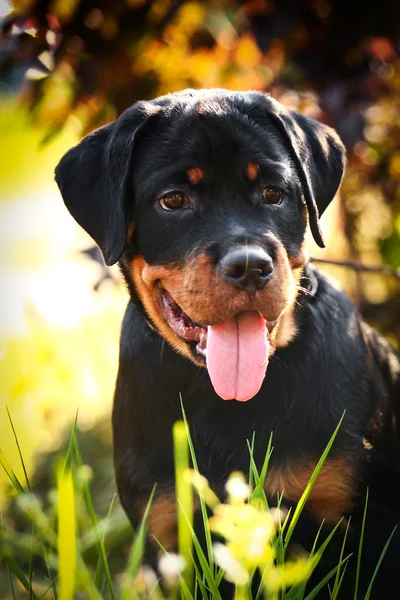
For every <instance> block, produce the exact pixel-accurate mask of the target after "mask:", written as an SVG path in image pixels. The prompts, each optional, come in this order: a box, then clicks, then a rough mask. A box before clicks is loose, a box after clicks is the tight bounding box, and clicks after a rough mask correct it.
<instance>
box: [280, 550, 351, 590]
mask: <svg viewBox="0 0 400 600" xmlns="http://www.w3.org/2000/svg"><path fill="white" fill-rule="evenodd" d="M347 560H348V557H346V558H345V559H344V560H342V562H340V563H339V564H338V565H337V566H336V567H334V568H333V569H332V570H331V571H329V573H328V575H325V577H324V578H323V579H322V580H321V581H320V582H319V584H318V585H316V586H315V588H314V589H313V590H312V591H311V592H310V593H309V594H308V596H306V597H305V600H314V598H316V597H317V594H319V593H320V591H321V590H322V588H323V587H324V586H325V585H326V584H327V583H328V581H330V579H332V577H333V576H334V575H335V573H336V571H337V570H338V569H340V568H341V566H342V565H343V564H344V563H345V562H346V561H347ZM285 600H286V598H285Z"/></svg>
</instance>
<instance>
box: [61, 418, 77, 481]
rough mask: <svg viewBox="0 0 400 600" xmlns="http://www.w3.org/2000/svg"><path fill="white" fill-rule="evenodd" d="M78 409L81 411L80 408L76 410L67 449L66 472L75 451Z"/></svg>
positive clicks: (69, 467)
mask: <svg viewBox="0 0 400 600" xmlns="http://www.w3.org/2000/svg"><path fill="white" fill-rule="evenodd" d="M78 411H79V409H77V411H76V414H75V419H74V422H73V425H72V430H71V435H70V438H69V444H68V450H67V454H66V456H65V464H64V473H66V472H67V471H69V470H70V469H71V463H72V455H73V451H74V440H75V436H76V427H77V423H78Z"/></svg>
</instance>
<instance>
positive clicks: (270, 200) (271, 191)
mask: <svg viewBox="0 0 400 600" xmlns="http://www.w3.org/2000/svg"><path fill="white" fill-rule="evenodd" d="M263 198H264V202H265V203H267V204H281V203H282V200H283V192H282V191H281V190H278V189H276V188H272V187H266V188H264V191H263Z"/></svg>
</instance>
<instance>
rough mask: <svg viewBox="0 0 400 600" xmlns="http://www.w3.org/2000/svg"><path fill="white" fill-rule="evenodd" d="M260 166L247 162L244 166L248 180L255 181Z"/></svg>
mask: <svg viewBox="0 0 400 600" xmlns="http://www.w3.org/2000/svg"><path fill="white" fill-rule="evenodd" d="M259 171H260V167H259V166H258V165H257V164H256V163H249V164H248V165H247V167H246V175H247V177H248V178H249V179H250V181H255V180H256V179H257V177H258V173H259Z"/></svg>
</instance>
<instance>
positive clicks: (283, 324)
mask: <svg viewBox="0 0 400 600" xmlns="http://www.w3.org/2000/svg"><path fill="white" fill-rule="evenodd" d="M298 333H299V329H298V327H297V323H296V320H295V318H294V302H293V304H292V305H291V306H290V307H289V308H288V309H287V310H286V311H285V312H284V313H283V315H282V317H281V319H280V320H279V323H278V324H277V326H276V328H275V329H274V331H273V332H272V339H273V340H274V342H275V347H276V348H284V347H285V346H287V345H288V344H289V343H290V342H292V341H293V340H294V338H295V337H296V335H297V334H298Z"/></svg>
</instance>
